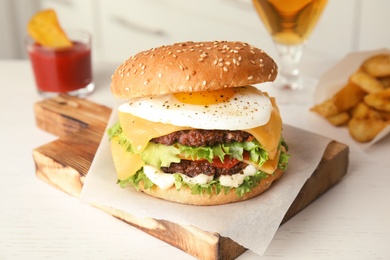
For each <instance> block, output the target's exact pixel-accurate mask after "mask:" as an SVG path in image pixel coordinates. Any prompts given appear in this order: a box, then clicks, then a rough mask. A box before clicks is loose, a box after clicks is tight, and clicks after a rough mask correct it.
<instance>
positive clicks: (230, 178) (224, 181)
mask: <svg viewBox="0 0 390 260" xmlns="http://www.w3.org/2000/svg"><path fill="white" fill-rule="evenodd" d="M255 173H256V168H255V167H253V166H252V165H248V166H247V167H246V168H245V169H244V170H243V173H242V174H241V173H237V174H233V175H222V176H221V177H219V182H220V183H221V185H222V186H226V187H234V188H237V187H238V186H240V185H241V184H242V183H243V182H244V179H245V177H246V176H252V175H255Z"/></svg>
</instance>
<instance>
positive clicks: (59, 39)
mask: <svg viewBox="0 0 390 260" xmlns="http://www.w3.org/2000/svg"><path fill="white" fill-rule="evenodd" d="M27 31H28V33H29V35H30V36H31V38H33V39H34V40H35V41H36V42H37V43H39V44H41V45H43V46H47V47H54V48H64V47H70V46H72V42H71V41H70V40H69V39H68V37H67V35H66V34H65V32H64V31H63V30H62V28H61V26H60V24H59V22H58V19H57V15H56V13H55V11H54V10H52V9H47V10H42V11H40V12H38V13H36V14H35V15H33V16H32V17H31V19H30V21H29V22H28V25H27Z"/></svg>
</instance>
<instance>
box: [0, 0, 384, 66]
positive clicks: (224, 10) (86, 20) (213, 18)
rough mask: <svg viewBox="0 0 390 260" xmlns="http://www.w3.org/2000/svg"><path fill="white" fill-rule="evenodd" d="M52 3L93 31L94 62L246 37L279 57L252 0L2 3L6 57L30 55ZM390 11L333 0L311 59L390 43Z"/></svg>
mask: <svg viewBox="0 0 390 260" xmlns="http://www.w3.org/2000/svg"><path fill="white" fill-rule="evenodd" d="M44 8H54V9H55V10H56V12H57V15H58V17H59V20H60V23H61V24H62V26H63V27H64V28H74V27H77V28H82V29H85V30H87V31H89V32H91V33H92V35H93V60H94V62H100V61H104V62H112V63H118V62H121V61H123V60H124V59H126V58H127V57H128V56H130V55H133V54H135V53H137V52H139V51H142V50H145V49H149V48H152V47H156V46H160V45H163V44H171V43H174V42H180V41H187V40H193V41H204V40H240V41H246V42H249V43H251V44H252V45H255V46H257V47H260V48H262V49H264V50H265V51H267V52H268V53H269V54H271V55H272V56H276V50H275V47H274V45H273V43H272V40H271V38H270V36H269V34H268V33H267V32H266V29H265V28H264V26H263V24H262V22H261V21H260V18H259V17H258V16H257V14H256V12H255V10H254V8H253V6H252V2H251V0H197V1H185V0H143V1H139V0H110V1H104V0H0V35H1V36H0V37H1V38H0V59H24V58H26V52H25V50H24V44H23V38H24V36H25V35H26V24H27V22H28V20H29V18H30V17H31V16H32V15H33V14H34V13H35V12H37V11H38V10H41V9H44ZM389 10H390V1H388V0H342V1H340V0H329V3H328V6H327V7H326V8H325V11H324V13H323V15H322V17H321V18H320V21H319V23H318V26H317V27H316V28H315V30H314V33H313V34H312V36H311V37H310V38H309V42H308V44H307V48H306V49H307V51H306V53H305V56H304V58H306V59H310V55H315V54H316V53H317V52H319V53H320V54H322V55H323V54H325V55H326V57H331V58H332V59H339V58H342V57H343V56H345V55H346V54H347V53H349V52H351V51H361V50H372V49H378V48H389V47H390V32H389V29H388V28H389V24H390V15H389Z"/></svg>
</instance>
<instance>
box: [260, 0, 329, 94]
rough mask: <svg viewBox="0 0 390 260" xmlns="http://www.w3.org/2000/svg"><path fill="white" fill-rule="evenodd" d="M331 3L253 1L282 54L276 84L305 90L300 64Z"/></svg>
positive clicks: (313, 1)
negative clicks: (306, 46)
mask: <svg viewBox="0 0 390 260" xmlns="http://www.w3.org/2000/svg"><path fill="white" fill-rule="evenodd" d="M327 2H328V1H327V0H253V5H254V7H255V9H256V12H257V13H258V15H259V16H260V18H261V20H262V21H263V23H264V25H265V27H266V29H267V30H268V32H269V33H270V34H271V36H272V39H273V41H274V43H275V45H276V49H277V51H278V53H279V55H280V63H279V76H278V78H277V80H276V82H275V83H276V85H277V86H278V87H279V88H280V89H284V90H301V89H302V88H303V85H304V80H303V79H302V78H301V77H300V74H299V66H298V65H299V63H300V60H301V57H302V53H303V49H304V45H305V42H306V40H307V39H308V37H309V36H310V34H311V32H312V31H313V29H314V27H315V26H316V24H317V21H318V19H319V18H320V16H321V14H322V12H323V10H324V8H325V6H326V4H327Z"/></svg>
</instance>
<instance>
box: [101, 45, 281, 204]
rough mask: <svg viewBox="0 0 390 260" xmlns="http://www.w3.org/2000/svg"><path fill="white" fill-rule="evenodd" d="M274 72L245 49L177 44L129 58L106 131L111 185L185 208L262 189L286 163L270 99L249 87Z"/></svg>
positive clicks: (116, 81)
mask: <svg viewBox="0 0 390 260" xmlns="http://www.w3.org/2000/svg"><path fill="white" fill-rule="evenodd" d="M277 71H278V69H277V65H276V63H275V62H274V60H273V59H272V58H271V57H270V56H268V55H267V54H266V53H265V52H264V51H263V50H260V49H258V48H256V47H253V46H251V45H249V44H247V43H243V42H228V41H215V42H183V43H176V44H173V45H165V46H161V47H158V48H153V49H150V50H147V51H143V52H140V53H138V54H136V55H134V56H131V57H130V58H129V59H127V60H126V61H124V62H123V63H122V64H121V65H120V66H119V67H118V68H117V69H116V71H115V72H114V74H113V76H112V82H111V85H110V88H111V92H112V94H113V95H114V97H116V98H118V99H121V100H122V101H123V103H121V105H120V106H118V121H117V122H116V123H115V124H114V125H112V126H110V128H109V129H108V135H109V140H110V147H111V152H112V158H113V162H114V165H115V169H116V173H117V177H118V184H119V185H120V186H121V187H123V188H124V187H127V186H128V185H130V186H132V187H134V188H135V189H136V190H138V191H141V192H144V193H146V194H149V195H151V196H153V197H156V198H161V199H164V200H167V201H172V202H177V203H183V204H191V205H220V204H226V203H232V202H238V201H243V200H247V199H250V198H253V197H255V196H257V195H259V194H261V193H262V192H264V191H265V190H267V189H268V188H269V187H270V186H271V184H272V183H273V182H274V181H275V180H277V179H278V178H280V177H281V176H282V174H283V172H284V170H285V169H286V167H287V164H288V159H289V155H288V153H287V145H286V143H285V142H284V139H283V137H282V120H281V117H280V114H279V110H278V107H277V105H276V103H275V99H274V98H272V97H269V96H268V94H267V93H265V92H262V91H260V90H259V88H256V87H255V86H252V85H253V84H258V83H263V82H268V81H273V80H274V79H275V78H276V76H277Z"/></svg>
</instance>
